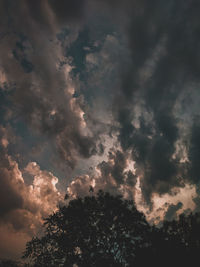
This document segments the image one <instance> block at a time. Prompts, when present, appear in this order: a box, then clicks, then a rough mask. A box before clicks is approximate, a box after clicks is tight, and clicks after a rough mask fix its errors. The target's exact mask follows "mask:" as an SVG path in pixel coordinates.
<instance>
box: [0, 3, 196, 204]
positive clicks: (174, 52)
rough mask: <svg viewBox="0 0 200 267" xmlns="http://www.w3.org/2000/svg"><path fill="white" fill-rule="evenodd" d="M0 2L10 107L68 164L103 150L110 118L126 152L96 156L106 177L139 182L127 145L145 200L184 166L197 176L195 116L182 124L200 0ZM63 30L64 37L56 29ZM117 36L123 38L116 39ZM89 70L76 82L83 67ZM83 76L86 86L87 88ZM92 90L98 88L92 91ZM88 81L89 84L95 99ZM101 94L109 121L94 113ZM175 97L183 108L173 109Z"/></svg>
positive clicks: (165, 189) (177, 182)
mask: <svg viewBox="0 0 200 267" xmlns="http://www.w3.org/2000/svg"><path fill="white" fill-rule="evenodd" d="M102 3H103V4H102ZM0 4H1V7H2V10H4V12H3V11H1V12H2V14H1V21H2V25H3V28H4V31H2V33H1V52H0V53H1V58H0V63H1V67H2V68H3V69H4V70H5V72H6V79H7V80H8V81H9V82H12V83H13V84H14V88H15V90H13V91H12V94H11V96H10V101H11V103H12V104H13V105H12V112H13V117H15V118H23V120H24V121H25V123H26V124H27V125H29V126H30V127H31V129H32V130H33V131H35V132H37V133H38V132H39V134H43V135H44V136H47V137H48V138H49V139H48V140H50V142H51V143H52V144H53V145H54V147H56V149H57V150H58V153H59V154H60V155H61V158H62V159H63V160H64V161H65V162H66V163H67V164H68V165H69V166H71V167H72V168H73V167H74V166H75V165H76V161H77V159H78V158H79V157H80V156H81V157H83V158H90V157H91V156H93V155H96V154H98V155H101V154H102V153H103V145H102V143H101V137H100V136H101V134H102V133H104V134H105V133H107V132H108V128H109V127H110V128H112V129H111V131H112V132H114V134H116V135H117V136H118V142H119V143H120V145H121V147H122V150H123V152H121V151H120V152H117V153H116V154H115V155H114V156H113V158H112V155H110V156H109V158H108V162H106V161H103V162H102V163H101V164H99V165H98V168H99V170H100V171H101V173H102V177H105V178H107V177H112V178H113V180H114V181H115V182H116V184H117V185H119V186H120V185H122V184H123V183H124V182H125V180H126V181H129V182H128V183H129V184H132V185H133V186H134V185H135V181H136V176H135V175H133V174H132V173H131V172H130V173H129V174H125V172H124V170H125V168H126V160H127V159H126V153H127V152H130V153H131V155H132V159H133V160H134V161H135V162H136V164H135V168H136V175H137V176H138V177H140V178H141V179H140V180H141V188H142V192H143V196H144V198H145V200H146V201H147V202H151V197H152V194H153V193H155V192H156V193H158V194H160V195H161V194H164V193H170V191H171V189H172V188H173V187H176V186H183V185H184V181H183V180H184V179H185V177H186V170H188V177H187V179H186V181H189V182H191V183H197V182H198V178H197V177H198V175H197V173H198V172H199V167H198V166H199V164H198V158H199V151H198V147H199V141H198V140H199V138H198V135H199V134H198V131H199V130H198V123H196V124H195V126H193V127H192V129H191V130H190V127H191V125H190V124H189V123H188V124H187V125H184V127H182V128H181V127H180V125H182V124H184V116H185V113H184V110H183V105H182V103H181V101H180V96H183V95H186V91H187V89H188V88H189V87H191V86H193V84H194V83H195V84H197V85H198V83H199V69H200V65H199V64H200V63H199V62H200V60H199V59H200V58H199V56H200V54H199V51H200V50H199V44H200V38H199V29H200V24H199V18H198V17H199V15H198V14H199V11H200V4H199V3H198V1H196V0H191V1H167V2H165V3H163V2H161V1H159V0H153V1H147V0H142V1H139V0H138V1H137V0H134V1H131V0H126V1H112V0H104V1H98V0H96V1H89V0H88V1H86V0H85V1H81V0H76V1H72V0H70V1H64V0H61V1H55V0H49V1H47V0H44V1H21V2H20V4H18V3H16V2H14V1H3V0H2V1H0ZM90 12H91V13H92V14H90ZM104 13H105V16H104V17H103V15H102V14H104ZM97 15H98V16H100V15H102V17H103V18H105V21H106V22H107V21H109V23H110V24H112V23H113V24H115V27H110V28H109V29H112V30H109V31H107V33H106V34H104V35H105V36H104V37H102V36H103V34H102V29H101V27H100V26H99V28H98V27H97V24H98V25H99V24H100V25H103V26H102V27H104V28H105V21H103V22H102V24H101V21H98V23H96V21H95V23H94V24H93V23H92V20H95V19H94V18H95V17H96V16H97ZM87 23H88V25H87ZM110 24H109V26H110ZM66 29H67V30H66ZM86 29H87V30H86ZM113 29H115V31H114V30H113ZM64 31H65V36H64V37H63V38H55V37H58V36H60V35H59V33H61V32H62V33H63V32H64ZM116 31H118V32H117V33H116ZM99 32H101V34H99ZM108 32H109V34H108ZM90 35H92V37H91V38H90ZM100 36H101V40H98V38H100ZM94 37H95V38H96V40H94ZM120 38H121V40H123V41H124V40H126V42H125V41H124V42H121V43H120V41H121V40H120V41H119V42H118V39H120ZM95 41H96V42H95ZM89 43H90V45H87V44H89ZM91 43H92V44H91ZM99 43H101V45H99ZM95 45H96V46H95ZM74 47H75V48H74ZM92 47H93V50H92ZM94 47H95V48H94ZM97 47H98V48H97ZM95 49H96V50H95ZM116 51H117V52H116ZM127 51H128V52H127ZM118 52H119V53H118ZM118 54H119V56H118ZM66 55H67V56H66ZM86 63H87V66H86ZM73 64H74V65H75V66H73ZM95 64H96V65H97V66H96V65H95ZM113 65H114V66H115V67H116V66H117V67H116V69H117V70H114V71H113V70H112V68H114V67H113ZM91 66H92V67H91ZM73 67H74V69H75V70H74V69H73ZM70 68H71V69H70ZM80 69H81V70H80ZM81 71H82V73H81V74H80V72H81ZM84 74H85V75H84ZM107 74H109V75H110V76H109V75H108V76H106V75H107ZM113 74H114V77H113V76H112V75H113ZM88 76H89V77H90V78H88V80H87V81H82V83H81V82H80V80H79V78H80V77H81V79H87V77H88ZM107 77H108V78H107ZM115 77H116V79H115ZM84 82H85V84H84V86H83V88H84V89H85V88H90V89H89V90H88V91H87V89H86V90H85V91H84V90H83V88H82V85H83V83H84ZM87 82H88V84H87ZM91 84H92V85H91ZM80 87H81V88H80ZM95 90H99V94H98V93H96V94H94V93H92V91H95ZM83 91H84V92H86V91H87V92H89V93H91V95H92V96H90V97H88V99H90V101H91V102H92V101H93V103H92V108H91V106H90V107H89V101H88V102H87V100H88V99H87V93H86V94H85V95H84V96H83V94H84V92H83ZM103 91H105V92H104V94H103ZM197 94H198V92H197ZM98 96H101V97H102V99H103V98H104V99H103V100H102V99H101V101H102V103H103V102H106V103H107V106H109V108H108V111H109V112H110V113H112V114H109V120H110V121H109V123H108V125H107V126H105V125H104V124H103V123H101V122H99V120H97V118H96V117H95V115H94V114H96V113H95V112H97V111H98V107H96V102H97V101H96V100H97V98H98ZM105 98H106V99H105ZM113 98H114V101H113ZM193 98H194V96H191V99H192V101H193ZM177 103H178V104H179V106H180V110H181V112H180V113H182V115H180V114H179V115H178V114H177V113H176V108H177ZM189 105H191V104H190V103H189ZM191 108H192V107H191ZM197 111H199V109H197ZM102 113H103V112H102ZM105 113H106V112H105ZM102 116H104V115H102ZM95 119H96V121H95ZM103 119H104V118H102V121H103ZM190 119H191V120H190V121H192V119H193V118H192V117H191V118H190ZM186 128H187V131H186V130H185V129H186ZM113 129H114V130H113ZM190 131H191V132H190ZM186 132H187V133H186ZM114 134H113V135H114ZM183 136H184V138H185V136H187V137H189V138H190V139H191V140H190V141H189V144H190V145H189V148H188V147H187V148H186V150H187V149H188V150H187V151H188V159H189V162H188V163H187V164H186V163H185V162H184V161H181V162H180V160H181V159H182V157H183V155H180V153H179V154H178V153H177V143H178V142H179V143H181V142H183V139H184V138H183ZM181 145H182V146H185V144H184V143H181ZM111 162H112V164H114V165H112V164H111ZM113 162H114V163H113ZM183 172H184V175H183ZM105 180H106V179H105ZM132 180H133V181H132Z"/></svg>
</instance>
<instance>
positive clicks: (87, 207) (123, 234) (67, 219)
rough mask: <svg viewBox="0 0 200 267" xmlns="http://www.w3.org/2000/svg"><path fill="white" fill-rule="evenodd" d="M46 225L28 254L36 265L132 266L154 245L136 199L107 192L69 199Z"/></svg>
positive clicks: (49, 218)
mask: <svg viewBox="0 0 200 267" xmlns="http://www.w3.org/2000/svg"><path fill="white" fill-rule="evenodd" d="M44 226H45V235H44V236H43V237H41V238H37V237H34V238H33V239H32V241H30V242H28V243H27V247H26V251H25V253H24V258H29V259H30V260H31V261H32V263H33V266H48V267H50V266H67V267H70V266H75V265H74V264H76V265H77V266H79V267H82V266H83V267H86V266H87V267H89V266H95V267H98V266H99V267H100V266H101V267H102V266H105V267H106V266H131V264H132V263H134V261H135V260H136V254H137V253H139V252H138V251H145V249H146V248H147V247H150V245H151V244H150V241H149V240H150V235H151V227H150V226H149V225H148V223H147V221H146V219H145V217H144V215H143V214H142V213H141V212H139V211H138V210H137V209H136V207H135V205H134V202H133V201H128V200H123V199H122V197H121V196H111V195H110V194H109V193H104V192H103V191H99V192H98V194H97V195H96V196H87V197H85V198H77V199H75V200H71V201H69V203H68V205H66V206H64V207H60V208H59V210H58V211H57V212H56V213H54V214H52V215H50V216H49V217H48V218H46V219H45V223H44Z"/></svg>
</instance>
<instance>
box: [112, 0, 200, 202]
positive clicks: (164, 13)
mask: <svg viewBox="0 0 200 267" xmlns="http://www.w3.org/2000/svg"><path fill="white" fill-rule="evenodd" d="M108 2H109V1H108ZM112 4H113V3H112ZM119 5H120V4H119ZM126 5H127V6H128V4H127V2H126V4H125V5H124V6H125V7H126ZM199 11H200V5H199V3H198V1H189V2H179V1H176V2H174V1H168V2H166V3H163V2H162V3H161V2H160V1H156V0H155V1H133V2H132V17H131V19H130V21H131V23H130V27H129V33H128V38H129V48H130V50H131V53H132V63H131V64H130V65H129V66H128V67H127V68H125V70H127V71H125V74H124V70H122V72H121V73H122V85H121V95H120V97H119V98H118V99H116V102H115V107H114V112H115V114H116V119H117V121H118V122H119V124H120V128H119V136H118V139H119V141H120V143H121V145H122V148H123V149H124V150H125V151H126V150H131V151H132V155H133V159H134V160H135V161H136V168H137V173H138V175H141V176H142V178H141V186H142V191H143V194H144V197H145V199H146V200H147V201H148V202H149V201H150V199H151V195H152V193H153V192H157V193H159V194H164V193H167V192H170V190H171V188H173V187H174V186H182V184H183V181H182V179H183V177H182V170H183V165H184V164H181V163H180V158H178V157H177V156H175V153H176V142H177V141H178V140H180V139H181V135H182V134H183V133H181V132H180V129H179V125H178V124H179V122H180V118H179V117H178V116H177V114H175V112H174V110H175V105H176V104H177V101H178V99H179V95H180V94H184V93H185V92H184V90H187V89H186V87H187V85H188V86H189V84H191V83H192V82H194V83H195V82H199V69H200V68H199V67H200V60H199V59H200V58H199V56H200V55H199V44H200V38H199V34H198V33H199V28H200V24H199V22H198V13H199ZM137 107H138V108H137ZM138 110H139V113H140V115H139V116H138V115H137V112H138ZM141 110H142V111H141ZM191 119H192V118H191ZM134 120H137V121H138V122H137V124H139V125H137V126H136V125H135V124H134ZM186 127H187V126H186ZM188 127H190V126H189V125H188ZM196 130H198V129H193V130H192V131H195V132H193V133H192V136H193V138H192V142H193V145H192V146H193V147H194V148H195V149H194V148H192V150H193V152H190V154H192V155H191V157H193V160H192V161H193V163H192V165H193V167H192V169H193V172H194V169H195V168H196V169H197V166H198V164H197V163H195V161H196V162H198V152H197V150H198V148H197V147H198V143H199V142H198V139H197V138H196V139H195V136H196ZM196 156H197V157H196ZM194 158H195V160H194ZM185 167H186V166H185ZM189 179H190V178H189ZM191 179H193V178H192V177H191ZM193 181H194V180H193Z"/></svg>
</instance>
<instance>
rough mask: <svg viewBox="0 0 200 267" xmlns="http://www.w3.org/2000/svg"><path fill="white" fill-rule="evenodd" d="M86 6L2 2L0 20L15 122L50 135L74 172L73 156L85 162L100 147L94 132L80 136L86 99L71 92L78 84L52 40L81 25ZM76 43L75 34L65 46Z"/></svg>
mask: <svg viewBox="0 0 200 267" xmlns="http://www.w3.org/2000/svg"><path fill="white" fill-rule="evenodd" d="M84 2H85V1H59V2H58V1H46V0H45V1H42V2H41V1H22V2H20V4H17V3H16V2H13V1H1V4H2V8H3V10H4V13H2V17H1V20H2V21H4V22H5V21H7V24H6V25H5V26H4V31H5V33H6V34H5V36H4V38H3V39H2V41H1V60H0V65H1V68H2V69H4V70H5V72H6V78H7V80H8V81H10V82H11V81H12V82H13V83H14V84H15V86H14V90H13V91H12V93H11V96H10V101H11V104H12V113H13V117H15V118H16V119H20V118H23V120H25V123H26V124H27V125H29V126H30V127H31V128H32V130H33V131H35V132H40V133H42V134H44V135H46V136H48V137H49V138H50V139H51V142H52V144H53V145H54V146H55V147H57V150H58V153H59V154H60V155H61V157H62V159H63V160H64V161H65V162H66V163H67V164H68V165H69V166H70V167H72V168H73V167H74V166H75V164H76V158H77V156H82V157H85V158H89V157H90V156H92V155H94V154H98V153H100V154H101V153H102V148H103V146H102V145H101V143H100V141H99V137H98V136H97V133H95V129H94V130H92V129H88V131H90V134H85V133H83V131H84V130H83V129H82V128H84V127H82V126H83V123H84V118H83V117H82V116H83V115H82V114H84V113H85V110H84V109H85V103H84V99H83V98H82V97H81V96H80V97H74V96H73V92H72V91H70V90H74V89H73V88H74V87H75V86H76V87H77V86H78V85H76V82H74V81H72V78H71V77H70V76H71V73H70V71H71V70H70V68H71V66H70V60H68V58H66V57H65V53H64V51H63V50H62V49H63V48H62V44H60V43H59V42H57V40H56V39H55V37H56V34H57V33H59V32H60V31H61V29H62V27H65V26H66V27H67V26H69V24H70V23H71V22H72V21H73V19H76V21H77V22H80V20H81V17H82V15H83V10H84V5H85V4H84ZM58 3H59V4H58ZM68 23H69V24H68ZM79 27H81V24H79V25H78V24H76V28H77V29H78V28H79ZM74 38H76V29H74V31H73V33H72V34H71V35H70V33H69V34H68V39H67V40H68V44H67V45H68V46H69V44H70V42H72V40H73V39H74ZM52 40H54V41H52ZM8 55H9V57H8ZM71 88H72V89H71Z"/></svg>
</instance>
